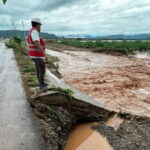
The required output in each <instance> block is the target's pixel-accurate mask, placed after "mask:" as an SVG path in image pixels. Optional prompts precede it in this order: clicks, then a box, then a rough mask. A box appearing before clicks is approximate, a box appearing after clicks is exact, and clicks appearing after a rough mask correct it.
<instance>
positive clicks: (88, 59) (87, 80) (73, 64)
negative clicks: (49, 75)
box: [47, 50, 150, 116]
mask: <svg viewBox="0 0 150 150" xmlns="http://www.w3.org/2000/svg"><path fill="white" fill-rule="evenodd" d="M47 53H49V54H51V55H53V56H57V57H59V59H60V72H61V74H62V75H63V79H64V81H66V82H68V83H69V84H71V85H73V86H75V87H76V88H77V89H79V90H81V91H82V92H84V93H85V94H88V95H89V96H91V97H92V98H94V99H96V100H97V101H99V102H101V103H102V104H104V106H105V107H106V108H107V109H108V110H111V111H116V112H122V113H131V114H136V115H141V116H150V101H149V99H150V60H148V59H138V58H133V57H132V58H129V57H127V56H112V55H106V54H103V53H93V52H89V51H62V52H58V51H52V50H47Z"/></svg>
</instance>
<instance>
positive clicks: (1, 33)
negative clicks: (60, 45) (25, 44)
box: [0, 30, 57, 39]
mask: <svg viewBox="0 0 150 150" xmlns="http://www.w3.org/2000/svg"><path fill="white" fill-rule="evenodd" d="M28 33H29V31H25V32H24V31H21V30H0V38H11V37H13V36H18V37H20V38H24V37H25V36H26V37H27V36H28ZM41 36H42V37H43V38H45V39H50V38H52V39H56V38H57V36H56V35H55V34H49V33H44V32H42V33H41Z"/></svg>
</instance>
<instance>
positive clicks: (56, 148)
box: [14, 50, 150, 150]
mask: <svg viewBox="0 0 150 150" xmlns="http://www.w3.org/2000/svg"><path fill="white" fill-rule="evenodd" d="M14 52H15V55H16V60H17V62H18V66H19V68H20V71H21V75H22V80H23V84H24V88H25V91H26V94H27V96H28V100H29V102H30V103H31V106H32V108H33V112H34V113H35V115H36V116H37V118H38V120H39V124H40V127H41V130H42V132H43V136H44V138H45V140H46V141H47V145H48V149H49V150H52V149H53V150H64V149H65V144H66V141H67V139H68V136H69V133H70V132H71V131H72V130H74V129H75V127H76V126H77V125H78V124H82V123H86V122H98V124H96V125H94V126H92V129H93V130H94V131H97V133H98V132H99V133H100V134H101V135H102V136H104V137H106V138H107V140H108V142H109V144H110V145H111V146H112V147H113V148H114V149H115V150H127V149H130V150H135V149H136V150H145V149H147V150H148V149H150V147H149V142H148V141H149V140H150V137H149V135H150V134H149V132H150V119H149V118H148V117H138V116H135V115H130V114H123V113H117V112H113V111H108V110H106V109H104V108H99V107H96V106H93V105H91V104H88V103H86V102H82V101H80V100H73V99H72V100H70V99H69V97H68V96H67V95H64V94H62V93H61V92H57V91H53V90H51V92H52V93H51V94H48V95H45V96H41V92H40V91H37V92H36V95H35V92H33V90H32V89H33V84H27V81H26V80H25V79H26V78H25V79H24V77H25V76H26V75H27V73H26V72H23V71H22V69H23V68H24V66H25V65H24V63H22V62H21V63H20V61H19V60H20V59H23V60H24V59H25V60H28V58H27V56H26V55H23V53H20V52H18V51H16V50H14ZM25 62H26V61H25ZM26 65H27V64H26ZM53 70H54V69H53ZM31 73H32V74H34V72H31ZM31 85H32V86H31ZM35 87H36V86H35ZM33 95H34V98H33ZM31 97H32V98H31ZM58 97H59V99H58ZM114 116H117V117H119V118H121V120H122V119H123V122H122V123H121V124H119V125H120V126H119V125H118V123H117V124H116V125H115V127H117V126H119V127H117V128H118V129H116V128H114V127H110V126H108V124H107V123H108V122H109V120H110V119H111V118H112V117H114ZM117 122H118V121H117ZM109 144H108V145H109ZM79 150H81V149H79Z"/></svg>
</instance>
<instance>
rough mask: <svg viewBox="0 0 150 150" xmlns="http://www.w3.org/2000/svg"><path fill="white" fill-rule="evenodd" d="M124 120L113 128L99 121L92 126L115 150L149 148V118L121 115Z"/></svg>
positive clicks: (141, 149)
mask: <svg viewBox="0 0 150 150" xmlns="http://www.w3.org/2000/svg"><path fill="white" fill-rule="evenodd" d="M122 117H123V118H124V119H125V120H124V122H123V123H122V124H121V125H120V127H119V128H118V129H117V130H115V129H114V128H112V127H109V126H106V125H105V123H104V122H103V123H102V122H99V124H98V125H96V126H93V127H92V128H93V129H94V130H96V131H97V132H99V133H100V134H102V135H103V136H105V137H106V138H107V140H108V141H109V143H110V144H111V145H112V147H113V148H114V149H115V150H149V149H150V143H149V141H150V119H148V118H144V117H143V118H142V117H135V116H134V117H133V116H130V115H129V116H122Z"/></svg>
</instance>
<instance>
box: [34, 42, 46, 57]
mask: <svg viewBox="0 0 150 150" xmlns="http://www.w3.org/2000/svg"><path fill="white" fill-rule="evenodd" d="M34 44H35V45H36V47H37V48H38V49H40V51H41V52H42V53H43V55H44V56H45V57H46V55H45V52H44V50H43V48H42V46H41V44H40V42H39V41H34Z"/></svg>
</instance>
